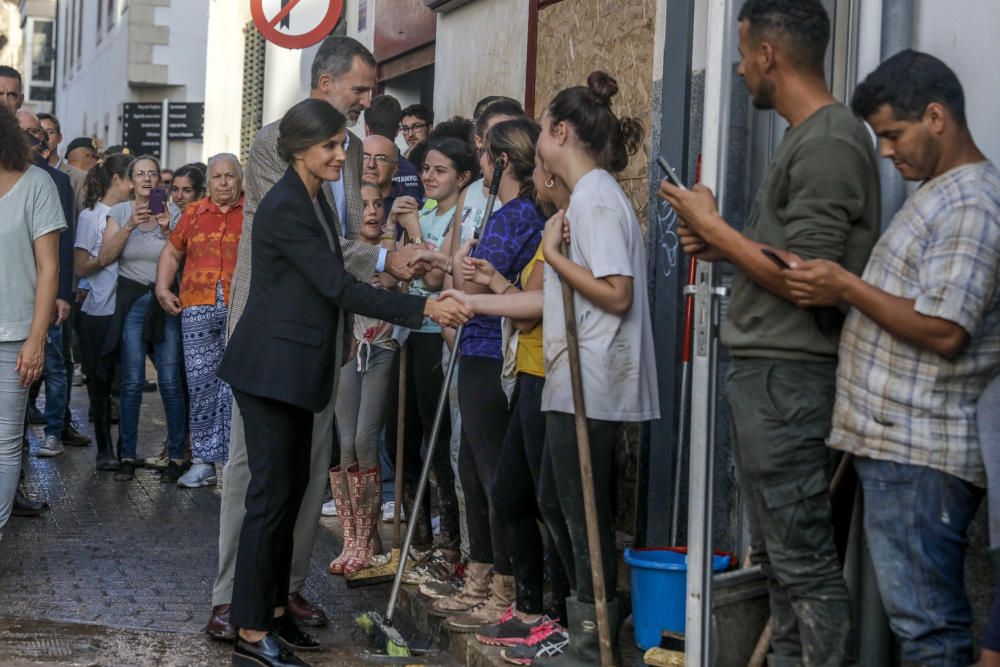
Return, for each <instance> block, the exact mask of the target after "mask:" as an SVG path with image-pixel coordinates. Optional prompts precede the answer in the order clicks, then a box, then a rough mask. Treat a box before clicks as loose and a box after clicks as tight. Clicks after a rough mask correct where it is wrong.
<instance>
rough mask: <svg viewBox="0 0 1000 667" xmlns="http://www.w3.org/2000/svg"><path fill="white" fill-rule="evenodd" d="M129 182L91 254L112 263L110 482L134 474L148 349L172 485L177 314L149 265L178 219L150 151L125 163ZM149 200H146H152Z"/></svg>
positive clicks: (177, 472) (180, 449)
mask: <svg viewBox="0 0 1000 667" xmlns="http://www.w3.org/2000/svg"><path fill="white" fill-rule="evenodd" d="M128 179H129V182H130V183H131V185H132V191H133V194H134V196H135V198H134V199H133V200H131V201H124V202H121V203H120V204H117V205H115V206H114V207H113V208H112V209H111V213H110V215H109V216H108V218H107V227H105V229H104V238H103V240H102V243H101V249H100V251H99V253H98V256H97V259H98V262H100V265H101V266H109V265H110V264H112V263H113V262H115V261H117V262H118V287H117V294H116V304H115V311H114V315H113V316H112V319H111V324H110V326H109V328H108V335H107V338H106V340H105V342H104V349H103V350H102V353H103V354H115V353H117V352H118V351H119V350H120V352H121V365H122V366H121V373H122V383H121V384H122V388H121V414H120V418H119V419H120V421H119V424H118V434H119V438H120V440H121V465H120V466H119V468H118V471H117V472H115V479H116V480H119V481H128V480H131V479H132V478H133V477H134V476H135V461H136V449H137V446H138V439H139V406H140V405H141V404H142V387H143V385H144V384H145V381H146V351H147V350H148V349H149V348H150V346H152V350H153V355H152V356H153V364H154V365H155V366H156V379H157V387H158V389H159V391H160V398H161V399H162V400H163V410H164V413H165V415H166V421H167V454H168V456H169V457H170V463H168V464H167V468H166V469H165V470H164V471H163V473H162V474H161V477H160V481H162V482H176V481H177V480H178V479H180V477H181V475H183V474H184V469H183V467H182V463H183V460H184V430H185V422H186V421H187V418H186V412H187V411H186V408H185V406H184V389H183V384H182V379H181V375H182V373H183V370H182V368H183V366H182V363H183V362H182V357H181V355H182V351H181V326H180V318H179V317H177V316H176V315H170V314H168V313H165V312H164V311H163V309H162V308H161V307H160V304H159V302H158V301H157V300H156V298H155V296H154V294H153V293H154V290H155V288H156V263H157V261H158V260H159V258H160V253H161V251H162V250H163V246H164V245H165V244H166V243H167V239H168V238H169V237H170V232H171V230H172V229H173V228H174V226H176V224H177V218H176V217H172V216H171V214H170V213H168V212H167V207H166V199H165V197H164V196H163V189H162V188H160V187H159V183H160V164H159V162H158V161H157V160H156V158H154V157H152V156H151V155H142V156H139V157H137V158H136V159H135V160H133V161H132V164H131V165H129V169H128ZM151 197H152V199H151Z"/></svg>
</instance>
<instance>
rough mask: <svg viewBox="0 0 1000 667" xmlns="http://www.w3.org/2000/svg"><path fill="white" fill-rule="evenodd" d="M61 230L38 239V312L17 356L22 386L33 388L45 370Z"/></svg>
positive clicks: (36, 309)
mask: <svg viewBox="0 0 1000 667" xmlns="http://www.w3.org/2000/svg"><path fill="white" fill-rule="evenodd" d="M59 233H60V232H59V231H58V230H57V231H53V232H49V233H48V234H43V235H42V236H39V237H38V238H37V239H35V241H34V243H33V244H32V249H33V252H34V255H35V271H36V275H37V278H36V282H35V310H34V313H33V314H32V317H31V327H30V329H29V330H28V337H27V339H25V341H24V343H23V344H22V345H21V349H20V350H19V351H18V353H17V363H16V364H15V366H14V370H15V371H16V372H17V374H18V376H19V377H20V378H21V385H22V386H24V387H27V386H30V385H31V384H32V383H33V382H34V381H35V380H37V379H38V378H39V377H41V375H42V370H44V368H45V338H46V336H47V335H48V331H49V324H50V323H51V322H52V313H53V310H54V309H55V304H56V293H57V292H58V291H59Z"/></svg>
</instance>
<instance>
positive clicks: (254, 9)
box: [250, 0, 344, 49]
mask: <svg viewBox="0 0 1000 667" xmlns="http://www.w3.org/2000/svg"><path fill="white" fill-rule="evenodd" d="M343 9H344V0H250V15H251V16H252V17H253V22H254V24H255V25H256V26H257V30H259V31H260V34H261V35H263V37H264V39H266V40H267V41H269V42H271V43H272V44H276V45H277V46H281V47H283V48H286V49H304V48H306V47H309V46H312V45H313V44H316V43H317V42H319V41H321V40H322V39H323V38H324V37H326V36H327V35H329V34H330V31H331V30H333V29H334V27H335V26H336V25H337V22H338V21H339V20H340V14H341V12H342V11H343Z"/></svg>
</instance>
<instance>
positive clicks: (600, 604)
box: [560, 241, 614, 667]
mask: <svg viewBox="0 0 1000 667" xmlns="http://www.w3.org/2000/svg"><path fill="white" fill-rule="evenodd" d="M561 251H562V254H563V255H564V256H565V257H567V258H568V257H569V247H568V245H567V243H566V242H565V241H563V243H562V247H561ZM560 283H561V284H562V298H563V313H564V315H565V317H566V353H567V354H568V355H569V377H570V384H571V385H572V388H573V411H574V413H575V417H576V446H577V454H578V456H579V459H580V482H581V486H582V487H583V511H584V514H585V516H586V522H587V550H588V551H590V572H591V575H592V577H593V586H594V605H595V607H596V612H597V635H598V641H599V643H600V646H601V665H603V666H604V667H610V666H611V665H612V664H613V663H614V658H613V656H614V651H613V649H612V646H611V627H610V626H609V624H608V600H607V597H606V594H605V590H604V583H605V582H604V558H603V556H602V555H601V534H600V532H599V527H598V525H597V499H596V497H595V494H594V473H593V469H592V466H591V460H590V434H589V433H587V406H586V401H585V400H584V396H583V374H582V372H581V367H580V340H579V338H578V337H577V331H576V308H575V306H574V304H573V288H572V287H570V286H569V283H568V282H566V280H565V278H563V279H562V280H560Z"/></svg>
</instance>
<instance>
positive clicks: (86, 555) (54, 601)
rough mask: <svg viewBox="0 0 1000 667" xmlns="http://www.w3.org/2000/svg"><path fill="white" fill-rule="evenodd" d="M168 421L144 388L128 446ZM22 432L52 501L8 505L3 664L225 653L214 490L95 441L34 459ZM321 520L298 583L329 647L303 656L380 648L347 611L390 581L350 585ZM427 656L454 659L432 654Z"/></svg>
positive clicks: (436, 660)
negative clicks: (330, 569) (104, 462)
mask: <svg viewBox="0 0 1000 667" xmlns="http://www.w3.org/2000/svg"><path fill="white" fill-rule="evenodd" d="M150 376H151V377H152V373H150ZM43 396H44V392H43ZM41 401H42V399H41V398H40V399H39V403H41ZM73 410H74V413H75V414H76V415H77V417H78V421H79V423H80V426H81V430H83V431H84V432H87V433H91V429H90V425H89V424H88V423H87V420H86V415H87V407H86V392H85V390H84V388H82V387H74V389H73ZM165 432H166V427H165V424H164V421H163V411H162V404H161V402H160V399H159V395H158V394H156V393H147V394H144V396H143V409H142V416H141V423H140V441H139V456H140V457H144V456H153V455H156V454H157V453H158V452H159V450H160V447H161V445H162V441H163V435H164V434H165ZM29 439H30V441H31V454H30V455H28V456H26V457H25V459H24V460H25V466H26V470H27V486H28V488H29V490H30V492H31V493H32V494H33V495H34V496H36V497H41V498H45V499H47V500H48V501H49V503H50V504H51V506H52V510H51V511H50V512H47V513H45V514H44V515H43V516H42V517H40V518H17V517H14V518H12V519H11V521H10V522H9V523H8V525H7V527H6V528H5V530H4V536H3V541H2V542H0V665H4V666H7V665H21V664H25V665H42V664H44V665H154V664H155V665H223V664H228V655H229V650H230V648H229V646H228V645H227V644H225V643H220V642H214V641H211V640H209V639H208V638H207V637H205V635H203V634H201V629H202V627H203V626H204V623H205V621H206V620H207V618H208V612H209V610H210V607H211V587H212V582H213V580H214V578H215V570H216V553H217V539H218V515H219V497H218V496H217V495H216V494H215V491H214V490H213V489H209V488H203V489H181V488H178V487H177V486H175V485H173V484H161V483H160V481H159V478H158V475H157V474H156V473H155V472H154V471H152V470H144V469H139V470H137V473H136V478H135V480H134V481H132V482H116V481H114V479H113V474H112V473H98V472H96V471H95V470H94V457H95V447H94V446H93V445H91V446H89V447H83V448H79V447H67V448H66V453H65V454H63V455H62V456H59V457H56V458H53V459H40V458H36V457H35V456H34V451H35V450H36V449H37V448H38V446H39V445H40V443H41V440H42V431H41V427H40V426H34V427H31V431H30V433H29ZM325 525H326V528H327V529H326V530H321V531H320V537H319V539H318V540H317V544H316V548H315V550H314V557H313V563H312V571H311V573H310V577H309V581H308V583H307V588H306V590H305V591H304V594H305V595H306V597H307V598H308V599H309V600H311V601H312V602H314V603H317V604H320V605H321V606H322V607H323V608H324V609H325V610H326V611H327V613H328V615H329V616H330V620H331V622H330V625H329V626H328V627H327V628H323V629H319V631H318V632H316V635H317V636H318V637H319V638H320V639H321V640H322V641H323V642H324V644H325V645H326V647H327V649H326V650H324V651H321V652H318V653H314V654H312V655H310V656H308V657H309V659H310V661H312V662H313V663H314V664H317V665H354V664H367V663H369V662H372V661H379V662H384V661H385V659H384V658H383V659H382V660H378V659H377V658H376V657H374V656H369V655H368V654H367V651H366V649H367V642H366V641H365V638H364V637H363V635H362V633H361V632H360V630H358V629H357V627H356V625H355V623H354V617H355V616H357V615H358V614H359V613H361V612H362V611H365V610H367V609H380V608H381V609H384V606H385V602H386V598H387V591H386V589H384V588H381V587H372V588H363V589H348V588H346V586H344V584H343V581H342V580H341V579H340V578H335V577H331V576H330V575H328V574H327V573H326V564H327V563H328V562H329V560H330V558H331V557H332V556H333V555H335V554H336V553H337V552H338V551H339V543H338V542H337V539H336V537H335V536H334V535H333V532H332V530H329V525H328V524H325ZM408 662H411V663H412V662H418V661H414V660H409V661H408ZM424 662H425V663H430V664H457V663H454V662H453V661H452V660H451V659H450V658H448V657H446V656H443V655H439V656H434V657H431V658H427V659H424Z"/></svg>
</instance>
